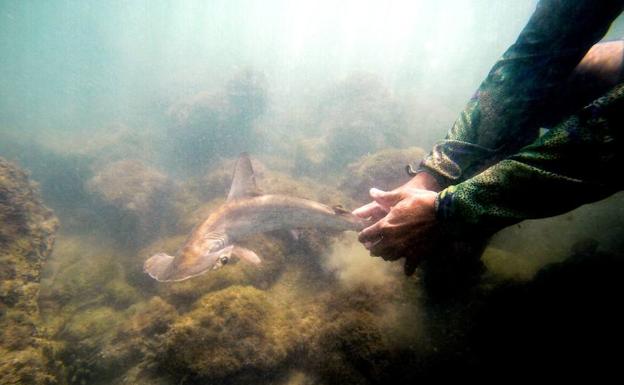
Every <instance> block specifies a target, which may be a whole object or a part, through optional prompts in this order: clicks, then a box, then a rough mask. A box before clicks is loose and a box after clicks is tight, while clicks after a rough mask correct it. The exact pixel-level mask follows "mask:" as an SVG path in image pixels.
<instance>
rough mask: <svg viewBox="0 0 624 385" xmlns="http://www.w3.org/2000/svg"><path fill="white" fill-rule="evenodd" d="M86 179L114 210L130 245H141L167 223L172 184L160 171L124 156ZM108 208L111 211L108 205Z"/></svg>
mask: <svg viewBox="0 0 624 385" xmlns="http://www.w3.org/2000/svg"><path fill="white" fill-rule="evenodd" d="M94 174H95V175H94V176H93V177H92V178H91V179H90V180H89V181H88V182H87V188H88V190H89V191H91V192H92V193H93V194H96V195H97V196H99V197H100V199H101V200H102V201H103V202H105V204H108V205H110V206H112V207H113V208H114V209H116V210H117V216H118V217H119V219H120V220H118V224H117V225H118V226H122V227H125V229H123V230H122V231H120V233H125V234H127V235H128V239H126V241H127V243H128V244H130V245H140V244H142V243H144V242H145V241H146V240H148V239H149V238H150V237H153V236H154V235H157V234H159V233H160V232H161V231H160V229H161V228H162V227H166V226H167V225H170V224H171V222H167V218H171V217H172V214H173V213H172V212H171V211H170V202H171V200H172V196H173V194H174V192H175V184H174V183H173V182H172V181H171V180H170V179H169V178H168V177H167V176H166V175H165V174H164V173H162V172H160V171H158V170H156V169H155V168H153V167H150V166H148V165H146V164H145V163H144V162H141V161H139V160H135V159H124V160H119V161H116V162H113V163H109V164H105V165H103V166H101V167H100V168H98V169H96V170H95V172H94ZM109 211H112V210H111V209H109Z"/></svg>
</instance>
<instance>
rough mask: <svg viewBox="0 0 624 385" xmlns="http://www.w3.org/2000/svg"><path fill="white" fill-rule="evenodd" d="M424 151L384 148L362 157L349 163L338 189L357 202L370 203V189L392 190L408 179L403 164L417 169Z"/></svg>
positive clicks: (414, 148)
mask: <svg viewBox="0 0 624 385" xmlns="http://www.w3.org/2000/svg"><path fill="white" fill-rule="evenodd" d="M424 156H425V151H424V150H423V149H421V148H419V147H410V148H406V149H385V150H381V151H378V152H376V153H374V154H369V155H365V156H363V157H361V158H359V159H358V160H356V161H354V162H353V163H351V164H349V166H348V171H347V173H346V176H345V177H344V178H343V179H342V182H341V187H342V189H343V191H345V192H346V193H347V194H349V195H350V196H351V197H352V198H353V199H355V200H356V201H357V202H358V203H360V204H364V203H366V202H368V201H370V196H369V195H368V191H369V190H370V189H371V187H376V188H378V189H381V190H391V189H393V188H395V187H398V186H400V185H402V184H403V183H405V182H407V181H408V180H410V179H411V177H410V176H409V175H408V174H407V172H406V171H405V166H406V165H408V164H409V165H412V166H413V167H416V166H417V165H418V164H419V163H420V161H421V160H422V158H423V157H424Z"/></svg>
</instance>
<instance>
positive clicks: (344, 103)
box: [297, 74, 407, 175]
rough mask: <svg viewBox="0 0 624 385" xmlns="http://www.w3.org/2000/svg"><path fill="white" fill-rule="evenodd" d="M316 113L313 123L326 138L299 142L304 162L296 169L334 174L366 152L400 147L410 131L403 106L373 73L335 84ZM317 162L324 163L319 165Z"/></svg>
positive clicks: (299, 157)
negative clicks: (408, 130)
mask: <svg viewBox="0 0 624 385" xmlns="http://www.w3.org/2000/svg"><path fill="white" fill-rule="evenodd" d="M316 116H318V121H316V122H315V123H314V126H315V127H318V129H319V131H320V136H321V137H322V138H323V139H322V141H317V142H316V143H313V142H307V143H305V144H304V145H302V146H300V148H299V149H298V150H299V151H298V153H299V152H300V153H299V154H298V155H297V157H298V161H297V164H298V165H299V166H302V167H301V168H300V169H298V170H297V171H298V172H305V171H308V172H310V171H311V172H312V173H311V175H314V174H316V175H318V174H319V172H320V171H324V172H327V171H331V172H333V173H334V174H335V170H341V169H342V168H343V167H345V166H346V165H347V164H349V163H351V162H352V161H354V160H355V159H357V158H359V157H361V156H363V155H365V154H367V153H371V152H375V151H379V150H381V149H383V148H388V147H400V146H401V144H402V139H403V138H404V137H405V136H406V133H407V121H406V116H405V113H404V110H403V107H402V106H401V104H400V103H399V102H398V101H397V100H396V99H395V98H394V96H393V95H392V94H391V92H390V91H389V90H388V88H387V87H385V86H384V84H383V83H382V82H381V81H380V80H379V79H378V78H376V77H375V76H373V75H370V74H353V75H351V76H349V77H348V78H347V79H345V80H344V81H342V82H340V83H339V84H338V85H336V86H335V87H334V88H333V89H331V90H330V91H329V92H328V94H327V95H326V96H325V97H324V98H323V99H322V101H321V103H320V105H319V107H318V111H317V113H316ZM319 154H323V155H319ZM306 155H307V156H306ZM319 157H320V159H319ZM307 158H309V160H306V159H307ZM314 164H320V165H322V166H321V167H320V169H316V168H315V167H313V165H314ZM306 169H307V170H306Z"/></svg>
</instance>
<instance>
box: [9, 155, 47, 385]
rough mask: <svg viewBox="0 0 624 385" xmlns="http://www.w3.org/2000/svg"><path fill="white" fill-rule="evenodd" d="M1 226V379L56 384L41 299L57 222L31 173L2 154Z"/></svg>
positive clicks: (24, 382) (12, 381)
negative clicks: (31, 179)
mask: <svg viewBox="0 0 624 385" xmlns="http://www.w3.org/2000/svg"><path fill="white" fill-rule="evenodd" d="M0 224H1V226H0V331H1V332H0V333H1V336H0V357H2V359H1V360H0V378H1V379H2V383H3V384H7V385H11V384H16V385H17V384H33V385H35V384H37V385H38V384H53V383H56V381H55V377H54V369H53V366H54V365H53V363H52V362H51V361H50V359H49V356H48V354H46V351H49V349H50V344H49V342H48V341H47V338H46V334H45V329H44V327H43V325H42V323H41V319H40V315H39V307H38V304H37V299H38V295H39V281H40V276H41V269H42V265H43V263H44V261H45V260H46V259H47V258H48V257H49V255H50V252H51V251H52V246H53V243H54V237H55V233H56V230H57V227H58V220H57V219H56V217H55V216H54V214H53V213H52V211H51V210H49V209H48V208H46V207H45V206H44V205H43V203H42V202H41V198H40V196H39V192H38V189H37V186H36V185H35V184H34V183H33V182H31V181H30V180H29V178H28V175H27V174H26V173H25V172H24V171H23V170H21V169H20V168H19V167H17V166H15V165H13V164H11V163H9V162H7V161H6V160H4V159H2V158H0Z"/></svg>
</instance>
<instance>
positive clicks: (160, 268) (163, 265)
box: [143, 253, 174, 282]
mask: <svg viewBox="0 0 624 385" xmlns="http://www.w3.org/2000/svg"><path fill="white" fill-rule="evenodd" d="M173 259H174V257H173V256H171V255H168V254H165V253H158V254H155V255H153V256H152V257H150V258H149V259H148V260H147V261H145V263H144V264H143V271H145V272H146V273H147V274H149V275H150V277H152V278H154V279H155V280H157V281H161V282H164V281H167V278H168V276H169V268H170V266H171V263H172V262H173Z"/></svg>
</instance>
